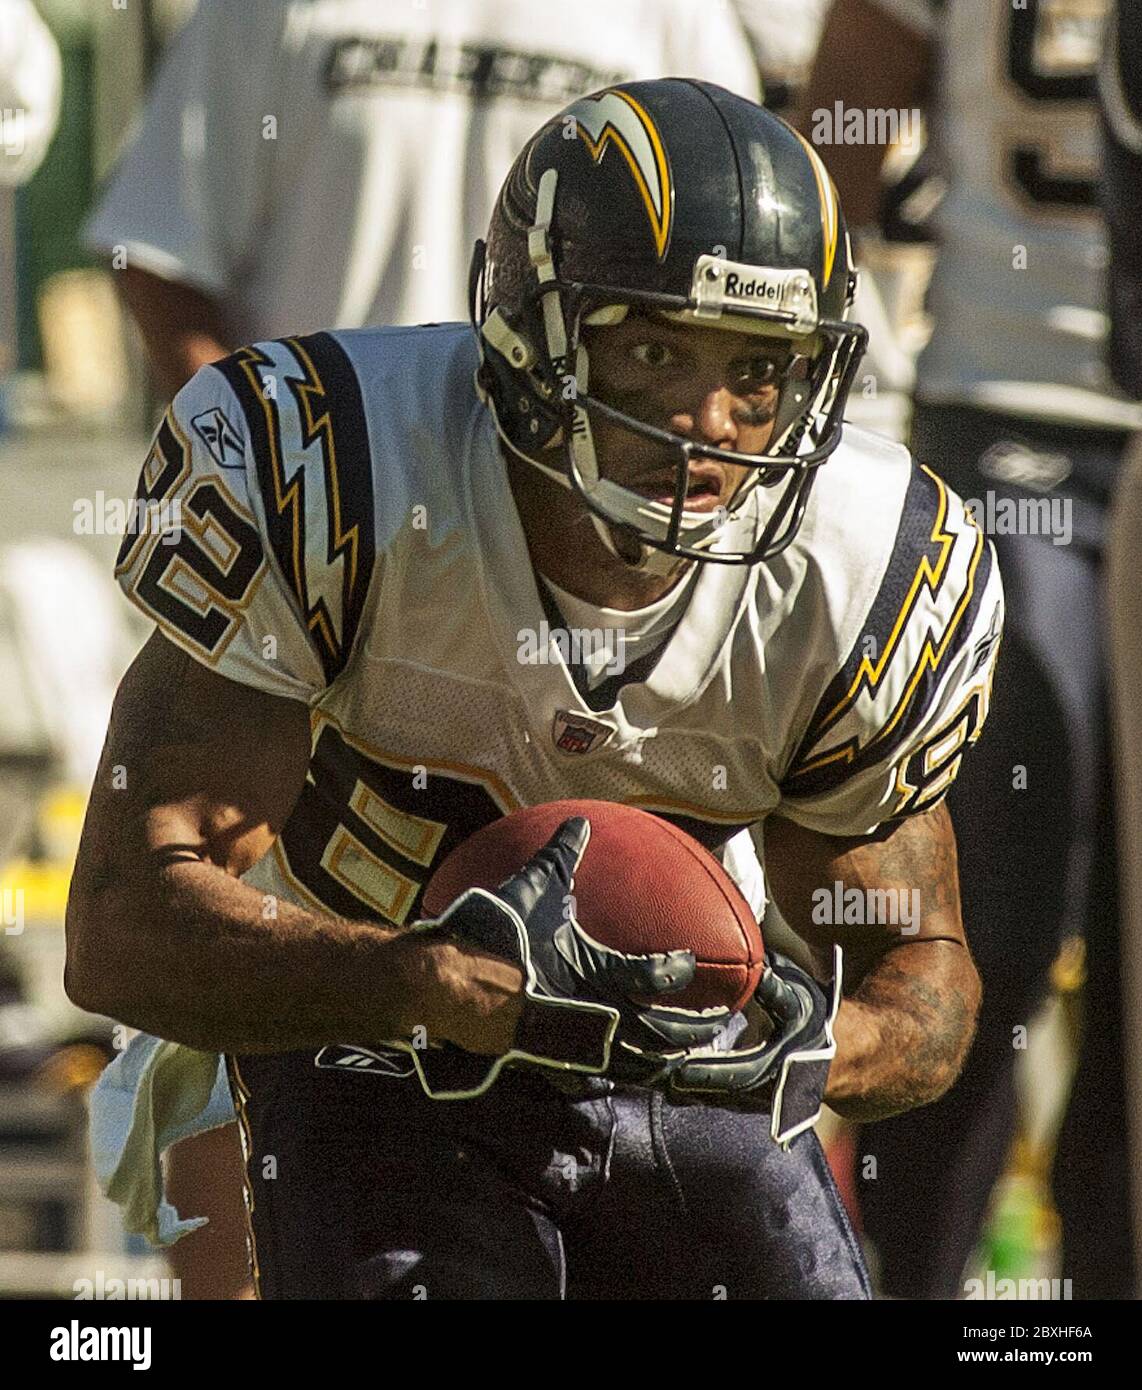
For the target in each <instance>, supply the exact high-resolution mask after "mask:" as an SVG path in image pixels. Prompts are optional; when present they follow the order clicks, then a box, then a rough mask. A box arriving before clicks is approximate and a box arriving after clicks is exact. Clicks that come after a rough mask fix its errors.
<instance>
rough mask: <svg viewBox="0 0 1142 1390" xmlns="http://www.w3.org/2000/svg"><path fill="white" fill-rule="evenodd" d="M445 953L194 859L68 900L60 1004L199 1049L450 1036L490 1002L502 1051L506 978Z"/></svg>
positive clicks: (508, 1027)
mask: <svg viewBox="0 0 1142 1390" xmlns="http://www.w3.org/2000/svg"><path fill="white" fill-rule="evenodd" d="M140 890H141V891H140ZM143 898H145V899H146V905H145V906H144V903H143V902H142V901H141V899H143ZM458 954H459V953H458V952H457V950H456V948H455V947H454V946H452V945H450V944H449V943H447V942H443V941H440V940H431V939H427V938H422V937H418V936H412V935H410V934H409V933H408V932H405V931H398V930H396V929H394V928H390V927H383V926H379V925H376V924H372V923H365V922H353V921H347V920H345V919H342V918H338V917H333V916H331V915H327V914H324V913H315V912H309V911H306V910H304V909H302V908H299V907H297V906H295V905H294V904H292V903H289V902H285V901H282V900H278V899H274V898H271V897H267V896H266V895H264V894H263V893H261V892H260V891H258V890H256V889H255V888H253V887H251V886H249V885H248V884H245V883H242V882H240V881H239V880H238V879H235V878H231V877H230V876H229V875H227V874H226V873H224V872H223V871H221V870H220V869H217V868H215V867H213V866H211V865H209V864H206V863H202V862H200V861H194V860H191V861H181V862H175V863H172V864H168V865H166V866H165V867H163V868H162V869H160V870H159V871H158V872H157V873H155V874H154V875H153V876H152V877H151V881H150V882H149V883H148V884H147V885H146V887H145V888H144V887H143V885H141V884H138V885H137V886H136V891H135V892H134V893H130V892H124V891H114V890H112V891H109V892H104V893H102V894H100V895H98V896H97V897H96V898H94V899H90V898H89V899H87V900H86V901H85V900H83V899H82V898H80V899H79V900H77V901H76V902H74V903H73V904H72V905H70V906H69V963H68V968H69V979H68V990H69V993H70V994H71V995H72V997H73V999H75V1001H76V1002H77V1003H79V1004H81V1006H83V1007H85V1008H89V1009H92V1010H93V1011H97V1012H100V1013H105V1014H107V1015H109V1016H111V1017H114V1018H117V1019H120V1020H122V1021H123V1022H125V1023H128V1024H130V1025H131V1026H132V1027H136V1028H141V1029H143V1030H144V1031H145V1032H148V1033H153V1034H155V1035H156V1036H158V1037H163V1038H168V1039H170V1040H171V1041H173V1042H181V1043H185V1044H187V1045H188V1046H192V1047H198V1048H201V1049H203V1050H206V1051H219V1052H284V1051H289V1050H291V1049H293V1048H302V1047H310V1046H322V1045H324V1044H326V1043H331V1042H339V1041H340V1042H345V1041H350V1042H351V1041H359V1042H379V1041H381V1040H383V1039H386V1038H399V1037H404V1038H408V1037H411V1036H413V1033H414V1030H415V1029H417V1028H418V1027H423V1028H424V1029H425V1030H426V1034H427V1037H428V1038H429V1039H431V1040H434V1041H443V1040H450V1039H451V1038H452V1037H453V1034H454V1032H455V1031H456V1027H455V1024H456V1021H457V1019H458V1018H459V1017H461V1016H462V1015H463V1014H464V1012H465V1011H466V1010H468V1011H471V1010H475V1011H480V1010H483V1011H484V1012H485V1013H487V1012H489V1011H491V1012H494V1011H495V1010H496V1009H497V1008H499V1009H501V1010H502V1011H503V1013H504V1024H503V1027H504V1039H503V1046H504V1048H505V1049H506V1046H507V1044H508V1042H509V1041H510V1037H511V1032H512V1030H513V1029H514V1022H515V1015H514V1008H513V1001H512V999H511V995H512V993H513V989H518V979H517V978H516V977H515V972H513V971H512V968H511V967H510V966H508V965H507V963H506V962H505V963H503V967H502V968H503V975H504V978H503V980H500V979H499V978H498V976H497V977H496V978H494V979H493V980H492V982H491V985H489V983H488V980H487V979H485V978H480V977H477V976H473V975H472V973H471V972H470V971H468V970H466V969H464V968H463V966H464V964H465V962H464V961H463V960H460V959H458ZM487 974H488V971H484V975H485V976H486V975H487ZM491 974H492V975H493V976H495V975H496V972H495V970H494V968H493V969H492V970H491Z"/></svg>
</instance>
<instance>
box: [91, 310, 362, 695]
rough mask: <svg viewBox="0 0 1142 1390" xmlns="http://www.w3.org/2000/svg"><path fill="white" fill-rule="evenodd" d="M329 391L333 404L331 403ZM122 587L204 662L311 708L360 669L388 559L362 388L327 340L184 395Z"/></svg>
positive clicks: (149, 487) (214, 378) (262, 352)
mask: <svg viewBox="0 0 1142 1390" xmlns="http://www.w3.org/2000/svg"><path fill="white" fill-rule="evenodd" d="M327 393H328V395H327ZM131 521H132V525H131V526H129V528H128V531H127V534H126V535H125V536H124V540H123V544H122V546H121V548H120V552H119V557H118V561H117V564H116V577H117V579H118V581H119V584H120V586H121V588H122V589H123V591H124V592H125V593H126V595H127V597H128V598H130V599H131V601H132V602H133V603H134V604H136V605H137V607H139V608H140V609H141V610H142V611H143V612H144V613H145V614H146V615H147V616H148V617H149V618H152V619H153V620H154V621H155V622H156V623H157V624H158V626H159V628H160V629H161V630H162V631H163V633H164V634H165V635H166V636H167V637H168V638H170V640H171V641H173V642H175V643H177V645H178V646H180V647H182V648H183V649H184V650H185V651H187V652H189V653H190V655H191V656H193V657H194V658H195V659H196V660H197V661H201V662H202V663H203V664H204V665H207V666H210V667H211V668H212V669H214V670H216V671H217V672H218V673H219V674H220V675H223V676H227V677H229V678H230V679H231V680H236V681H240V682H242V683H243V684H245V685H253V686H256V687H257V688H259V689H261V690H266V691H268V692H270V693H271V694H274V695H283V696H287V697H290V698H293V699H299V700H305V701H309V700H311V699H313V698H314V697H315V696H316V695H318V694H319V693H320V692H321V691H323V690H324V689H325V688H326V687H327V686H329V685H331V684H332V683H333V682H334V681H335V680H336V679H337V677H338V676H339V675H340V674H341V672H342V671H343V670H344V668H345V666H346V665H347V664H348V661H349V657H350V654H351V652H352V649H353V646H354V642H355V639H356V636H357V633H358V631H359V628H360V624H361V617H362V613H363V610H364V604H365V599H366V595H367V592H368V586H369V582H370V579H371V576H372V572H373V560H374V555H375V550H376V546H375V533H374V512H373V497H372V470H371V464H370V459H369V449H368V439H367V431H366V428H365V422H364V412H363V408H362V406H361V399H360V390H359V387H358V385H357V379H356V377H355V375H353V372H352V368H351V367H350V366H349V365H348V363H347V361H346V359H345V357H344V354H343V352H342V350H341V348H340V347H339V346H338V345H337V344H336V343H335V342H334V340H333V339H332V338H330V337H329V336H328V335H326V334H316V335H314V336H313V337H311V338H307V339H291V340H289V341H288V342H280V343H263V344H259V345H257V346H256V347H248V348H243V349H241V350H240V351H239V352H237V353H235V354H233V356H231V357H229V358H225V359H223V361H221V362H219V363H216V364H215V365H214V366H210V367H204V368H203V369H202V370H201V371H199V372H198V373H197V374H196V376H195V377H194V379H193V380H192V381H191V382H190V383H189V384H188V385H187V386H185V387H184V388H183V390H182V391H180V392H179V394H178V396H177V397H176V398H175V400H174V402H173V404H172V405H171V408H170V409H169V410H168V411H167V414H166V416H165V417H164V419H163V421H162V424H161V425H160V426H159V429H158V431H157V433H156V435H155V438H154V442H153V443H152V446H151V450H150V452H149V454H148V455H147V458H146V460H145V461H144V464H143V468H142V473H141V475H140V479H139V485H138V493H137V497H136V500H135V504H134V509H133V514H132V518H131Z"/></svg>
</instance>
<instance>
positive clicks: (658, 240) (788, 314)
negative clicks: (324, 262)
mask: <svg viewBox="0 0 1142 1390" xmlns="http://www.w3.org/2000/svg"><path fill="white" fill-rule="evenodd" d="M855 288H856V274H855V272H854V270H853V266H852V256H851V249H850V246H849V239H848V234H847V232H846V229H845V223H844V218H843V217H842V215H841V210H840V206H839V204H838V200H837V194H836V190H835V189H834V187H833V184H832V181H831V179H830V178H829V175H828V173H827V172H826V170H825V166H824V165H823V163H822V162H821V160H820V158H819V156H818V155H817V154H816V152H815V151H814V150H813V148H812V147H811V146H810V145H809V144H808V143H807V142H806V141H805V140H804V139H803V138H802V137H801V136H800V135H798V134H797V132H796V131H794V130H793V129H792V127H791V126H788V125H786V123H785V122H784V121H782V120H781V119H779V118H778V117H777V116H774V115H773V114H772V113H770V112H768V111H766V110H765V109H764V108H762V107H760V106H758V105H756V104H755V103H754V102H751V101H748V100H746V99H745V98H743V97H739V96H735V95H734V94H732V93H731V92H728V91H726V90H724V89H723V88H721V87H716V86H713V85H712V84H710V83H707V82H698V81H691V80H687V79H681V78H663V79H659V80H654V81H643V82H628V83H623V84H621V85H618V86H615V87H609V88H607V89H606V90H604V91H601V92H596V93H594V94H593V95H591V96H587V97H584V98H582V99H581V100H579V101H576V102H574V103H573V104H572V105H570V106H569V107H567V108H566V109H565V110H564V111H563V112H562V113H560V114H559V115H558V116H555V117H554V118H552V119H551V120H550V121H548V122H547V124H546V125H544V126H543V128H542V129H541V130H540V131H538V132H537V133H536V134H535V135H534V136H533V137H532V138H531V139H530V140H529V141H528V143H527V145H526V146H525V148H524V149H523V151H522V152H521V154H520V155H519V157H518V158H517V160H516V161H515V164H514V166H513V167H512V170H511V172H510V173H509V175H508V177H507V180H506V181H505V183H504V186H503V188H502V190H501V192H500V195H499V198H498V200H497V203H496V207H495V210H494V213H493V216H492V221H491V226H490V229H489V233H488V239H487V243H486V244H485V243H483V242H478V243H477V245H476V252H475V255H474V257H473V261H472V275H471V310H472V320H473V324H474V327H475V328H476V331H477V334H478V337H479V343H480V352H481V367H480V371H479V374H478V385H479V387H480V389H481V392H482V394H483V396H484V398H485V400H487V402H488V404H489V405H490V406H491V408H492V410H493V413H494V415H495V419H496V425H497V429H498V430H499V433H500V436H501V438H502V440H503V441H504V443H505V444H506V445H507V447H508V448H510V449H511V450H512V451H513V452H514V453H515V454H517V455H519V456H520V457H522V458H524V459H526V460H527V461H528V462H529V463H531V464H533V465H534V466H535V467H537V468H540V469H541V470H542V471H543V472H544V473H546V474H548V475H549V476H550V477H553V478H555V479H556V480H558V481H559V482H560V483H562V484H563V485H565V486H567V487H569V488H572V489H573V490H574V491H575V492H576V493H578V495H579V496H580V497H581V498H582V499H583V501H584V502H585V503H586V505H587V507H588V508H589V509H590V510H591V512H592V513H593V516H594V518H595V525H596V529H597V530H598V532H599V535H600V536H601V538H602V539H603V542H604V543H605V544H606V545H607V547H608V549H609V550H611V552H612V553H613V554H616V555H620V556H621V557H622V558H624V559H625V560H626V561H627V562H628V563H631V562H632V555H634V554H637V557H638V558H637V561H636V563H637V564H638V565H639V566H640V567H642V568H646V569H651V570H657V571H658V572H664V571H665V570H666V569H668V568H670V567H672V566H673V565H674V564H675V563H676V560H677V557H680V556H681V557H685V558H687V559H694V560H711V561H717V562H721V563H733V564H753V563H756V562H758V561H760V560H763V559H767V558H770V557H772V556H774V555H776V554H778V553H779V552H780V551H781V550H782V549H784V548H785V547H786V546H787V545H788V544H789V542H790V541H791V540H792V539H793V537H794V535H795V534H796V532H797V529H798V527H799V526H800V524H801V520H802V517H803V516H804V512H805V507H806V504H807V502H808V498H809V492H810V489H811V487H812V485H813V480H814V477H815V473H816V469H817V468H818V467H819V466H820V465H821V464H822V463H824V462H825V460H826V459H827V458H828V457H829V455H830V454H831V453H832V452H833V450H834V449H835V448H836V447H837V444H838V443H839V442H840V435H841V420H842V414H843V411H844V406H845V401H846V398H847V396H848V392H849V389H850V387H851V384H852V381H853V378H854V376H855V373H856V369H857V365H858V363H859V361H860V357H861V354H862V353H863V351H864V346H865V343H866V341H867V333H866V332H865V330H864V329H863V328H862V327H861V326H860V325H859V324H854V323H849V322H847V321H846V316H847V314H848V311H849V308H850V306H851V304H852V300H853V294H854V291H855ZM631 312H634V313H638V314H650V315H656V314H662V315H665V316H666V317H667V318H669V319H672V320H675V321H678V322H683V323H690V322H692V323H694V324H697V325H705V326H707V327H718V328H727V329H733V330H736V331H738V332H741V333H748V334H754V335H757V336H758V340H759V341H758V347H759V348H760V349H762V351H764V352H767V353H768V352H770V350H771V349H772V355H773V361H774V363H775V364H778V365H777V368H776V370H777V371H778V373H779V375H778V378H777V380H776V385H777V388H778V389H777V393H776V414H775V416H774V428H773V431H772V434H771V436H770V439H769V443H768V444H767V446H766V452H765V453H760V454H749V453H737V452H731V451H729V450H726V449H724V448H717V447H715V446H713V445H708V444H704V443H700V442H696V441H694V440H692V439H689V438H686V437H684V436H682V435H680V434H676V433H674V432H672V431H671V430H669V429H664V428H661V427H659V426H658V425H655V424H652V423H649V422H647V421H644V420H639V419H637V418H635V416H633V415H631V414H629V413H628V412H624V411H622V410H620V409H618V408H616V406H615V405H614V404H613V403H610V402H608V401H606V400H604V399H602V398H601V396H600V395H598V394H592V391H591V387H590V354H589V351H588V348H587V344H586V342H585V341H584V329H587V330H593V329H602V328H604V327H605V326H606V325H608V324H615V323H618V322H621V321H622V319H623V318H624V317H625V316H626V315H627V314H628V313H631ZM590 336H591V334H590V331H588V333H587V337H588V338H589V337H590ZM765 340H768V341H765ZM604 419H605V420H609V421H610V422H611V423H612V424H615V425H618V426H620V427H621V428H623V429H627V430H631V431H633V432H634V433H636V434H638V435H640V436H641V437H642V438H643V439H644V440H646V439H649V440H653V441H654V442H655V443H656V444H658V445H660V446H662V447H663V449H664V451H669V453H671V454H672V457H673V460H674V465H675V482H674V495H673V501H672V503H671V505H669V506H668V505H666V504H665V503H664V502H662V501H654V500H651V499H649V498H647V497H645V496H642V495H641V494H639V493H638V492H635V491H633V490H632V489H630V488H626V487H622V486H620V485H619V484H617V483H615V482H613V481H611V480H609V479H608V478H607V477H606V476H605V474H604V473H603V472H601V471H600V468H599V460H598V457H597V455H596V449H595V442H594V434H593V430H592V424H593V423H595V424H596V425H597V423H598V422H599V421H600V420H604ZM702 458H715V459H717V460H718V461H720V462H729V463H734V464H745V465H748V466H749V468H750V470H751V472H750V473H749V474H748V475H746V481H745V482H744V483H743V484H742V485H741V486H740V487H739V488H738V491H737V493H736V494H735V495H734V497H733V499H732V501H731V503H730V505H729V507H728V508H722V509H720V510H719V512H717V513H710V512H708V511H696V510H689V511H688V510H687V508H686V505H685V504H686V497H687V491H688V487H689V481H688V475H689V468H690V463H691V460H697V459H702ZM604 462H605V460H604ZM782 482H784V483H785V487H784V489H783V491H782V492H781V493H780V494H779V495H778V494H775V500H774V502H773V505H772V506H771V507H770V508H769V509H768V514H766V512H765V509H760V508H759V521H758V525H757V527H756V528H754V531H753V533H752V542H751V544H750V545H749V546H747V547H744V548H742V547H737V548H733V549H729V548H727V547H726V545H725V543H724V541H723V542H722V543H719V536H721V535H723V532H724V528H725V527H726V524H727V522H728V521H729V519H730V517H731V516H735V517H736V516H737V515H739V514H740V513H741V509H742V508H743V507H744V505H745V503H746V500H747V499H748V497H749V496H750V495H751V493H752V492H753V490H754V488H755V487H756V486H757V485H759V484H760V485H761V486H764V487H777V486H779V485H780V484H781V483H782ZM727 512H728V513H729V516H727ZM623 533H625V536H624V535H623ZM616 534H618V536H619V538H620V539H625V541H626V544H625V545H623V546H622V547H621V548H617V547H616V544H615V541H616ZM632 542H637V546H635V545H633V544H632Z"/></svg>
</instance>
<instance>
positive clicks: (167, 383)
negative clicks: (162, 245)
mask: <svg viewBox="0 0 1142 1390" xmlns="http://www.w3.org/2000/svg"><path fill="white" fill-rule="evenodd" d="M116 283H117V284H118V286H119V292H120V294H121V296H122V298H123V302H124V303H125V304H126V306H127V308H128V309H129V311H130V313H131V316H132V318H134V320H135V322H136V323H137V324H138V325H139V331H140V332H141V333H142V335H143V341H144V342H145V343H146V347H147V356H148V358H149V360H150V363H151V370H152V371H153V372H154V375H155V380H156V382H157V384H158V386H159V389H160V390H161V391H162V392H163V394H164V395H165V396H167V397H173V396H175V395H176V394H177V393H178V392H179V391H180V390H181V389H182V387H183V386H185V385H186V383H187V382H188V381H189V380H190V379H191V377H192V376H194V374H195V372H197V371H198V369H199V368H200V367H203V366H206V365H208V364H209V363H211V362H217V361H218V360H219V358H222V357H225V356H226V355H227V353H229V352H230V351H231V350H232V349H231V347H230V346H228V345H227V344H228V337H229V335H228V334H227V331H226V328H225V320H224V315H223V312H222V308H221V306H220V305H219V304H218V303H217V301H215V300H213V299H211V298H210V297H209V296H208V295H205V294H203V293H202V291H201V290H196V289H193V288H191V286H189V285H181V284H178V283H177V282H175V281H173V280H163V279H160V278H159V276H157V275H151V274H150V273H149V272H148V271H145V270H138V269H136V268H134V267H129V268H127V269H125V270H123V271H121V272H120V273H119V275H118V276H117V277H116Z"/></svg>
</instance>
